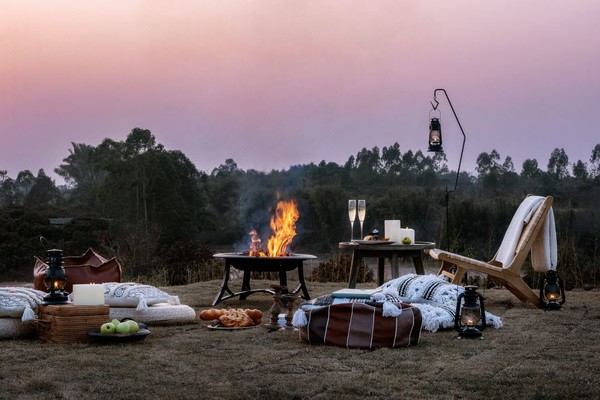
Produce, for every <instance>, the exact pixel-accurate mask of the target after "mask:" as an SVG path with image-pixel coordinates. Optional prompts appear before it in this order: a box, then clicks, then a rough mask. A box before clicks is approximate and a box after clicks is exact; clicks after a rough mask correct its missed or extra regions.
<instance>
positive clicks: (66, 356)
mask: <svg viewBox="0 0 600 400" xmlns="http://www.w3.org/2000/svg"><path fill="white" fill-rule="evenodd" d="M219 283H220V282H219V281H210V282H202V283H196V284H191V285H186V286H178V287H168V288H162V289H163V290H165V291H167V292H169V293H171V294H174V295H178V296H179V297H180V299H181V301H182V303H184V304H188V305H190V306H192V307H194V308H195V309H196V310H198V311H200V310H202V309H204V308H209V307H210V303H211V301H212V299H213V297H214V295H215V294H216V292H217V289H218V287H219ZM269 283H271V282H268V281H262V282H261V281H258V282H257V281H253V287H261V285H262V287H267V286H268V285H269ZM308 286H309V290H310V292H311V295H312V296H313V297H316V296H318V295H321V294H325V293H329V292H331V291H333V290H335V289H338V288H340V287H341V285H340V284H339V283H336V284H333V283H329V284H323V283H314V282H309V283H308ZM363 286H364V285H363ZM483 293H484V295H485V297H486V308H487V309H488V310H489V311H490V312H492V313H494V314H496V315H498V316H500V317H501V318H502V320H503V323H504V327H503V328H501V329H498V330H496V329H492V328H488V329H486V330H485V331H484V336H485V340H482V341H479V340H457V339H456V332H454V331H452V330H447V331H439V332H437V333H427V332H424V333H423V335H422V337H421V342H420V344H419V345H418V346H415V347H410V348H404V349H393V350H392V349H379V350H372V351H369V350H357V349H346V348H337V347H329V346H315V345H308V344H305V343H303V342H301V341H300V339H299V337H298V334H297V332H293V331H275V332H269V331H268V330H267V329H265V328H264V327H262V326H260V327H257V328H253V329H249V330H243V331H213V330H209V329H207V328H206V323H205V322H203V321H200V320H198V322H197V323H193V324H186V325H175V326H150V327H149V328H150V330H151V334H150V336H148V337H147V339H146V340H145V341H141V342H134V343H128V344H125V343H123V344H116V345H114V344H113V345H96V344H93V345H89V344H67V345H56V344H49V343H44V342H41V341H39V340H37V339H27V340H3V341H1V342H0V346H2V356H1V358H0V398H1V399H45V398H47V399H85V400H92V399H140V400H141V399H144V400H145V399H281V400H294V399H298V400H300V399H349V400H350V399H365V398H369V399H467V398H468V399H598V398H600V382H599V380H598V371H600V360H599V358H598V349H599V348H600V347H599V345H598V339H599V338H600V292H597V291H591V292H584V291H580V292H575V291H572V292H567V296H566V297H567V302H566V304H565V306H564V309H563V310H562V311H559V312H544V311H541V310H538V309H536V308H534V307H533V306H530V305H528V304H522V303H521V302H519V301H518V300H517V299H516V298H515V297H513V296H512V295H511V294H510V293H508V292H507V291H506V290H501V289H488V290H485V291H484V292H483ZM271 301H272V298H271V297H270V296H268V295H266V294H255V295H252V296H250V297H249V298H248V299H247V300H246V301H245V302H240V301H238V300H228V301H225V302H223V303H221V304H219V307H235V308H237V307H244V308H248V307H250V308H258V309H261V310H263V311H264V312H267V310H268V309H269V307H270V305H271Z"/></svg>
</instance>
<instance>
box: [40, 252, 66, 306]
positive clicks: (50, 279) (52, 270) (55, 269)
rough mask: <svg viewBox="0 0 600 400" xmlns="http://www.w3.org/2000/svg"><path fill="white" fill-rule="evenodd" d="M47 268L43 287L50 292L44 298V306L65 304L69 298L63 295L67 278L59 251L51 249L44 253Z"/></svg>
mask: <svg viewBox="0 0 600 400" xmlns="http://www.w3.org/2000/svg"><path fill="white" fill-rule="evenodd" d="M46 256H47V260H46V263H47V264H48V268H46V276H45V277H44V285H45V286H46V289H47V290H48V291H49V292H50V294H48V296H46V297H44V304H65V303H68V302H69V298H68V297H67V295H66V294H65V284H66V283H67V276H66V274H65V268H64V267H63V252H62V250H59V249H52V250H48V251H47V252H46Z"/></svg>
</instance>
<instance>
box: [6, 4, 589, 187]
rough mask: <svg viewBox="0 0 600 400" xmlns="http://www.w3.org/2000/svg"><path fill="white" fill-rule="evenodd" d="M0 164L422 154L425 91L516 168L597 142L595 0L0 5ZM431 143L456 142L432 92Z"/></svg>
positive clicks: (453, 154)
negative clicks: (141, 156)
mask: <svg viewBox="0 0 600 400" xmlns="http://www.w3.org/2000/svg"><path fill="white" fill-rule="evenodd" d="M0 10H1V12H0V52H1V56H2V61H1V62H0V88H1V90H0V169H7V170H8V172H9V176H11V177H13V178H14V177H16V175H17V173H18V172H19V171H21V170H24V169H30V170H31V171H32V172H33V173H34V174H36V173H37V170H38V169H39V168H44V170H45V171H46V173H47V174H49V175H51V176H52V177H53V178H56V177H55V176H54V174H53V173H52V171H53V169H54V168H55V167H57V166H58V165H59V164H60V163H61V161H62V159H63V158H65V157H66V156H68V154H69V149H70V148H71V142H76V143H86V144H90V145H98V144H99V143H100V142H101V141H102V140H103V139H104V138H106V137H109V138H111V139H114V140H124V139H125V138H126V136H127V134H128V133H129V132H130V131H131V129H133V128H134V127H141V128H145V129H150V130H151V131H152V133H153V134H154V135H155V136H156V139H157V141H158V142H159V143H162V144H163V145H165V147H166V148H167V149H177V150H182V151H183V152H184V153H185V154H186V155H187V156H188V157H189V158H190V159H191V160H192V162H194V163H195V164H196V167H197V168H198V169H200V170H202V171H206V172H210V171H212V169H213V168H215V167H217V166H218V165H219V164H221V163H223V162H224V161H225V159H227V158H233V159H234V160H235V161H236V162H237V163H238V165H239V167H240V168H242V169H257V170H263V171H270V170H271V169H286V168H288V167H290V166H291V165H296V164H306V163H310V162H314V163H318V162H320V161H321V160H325V161H333V162H337V163H344V162H345V161H346V159H347V158H348V156H350V155H355V154H356V153H357V152H358V151H360V149H362V148H363V147H366V148H369V149H370V148H372V147H374V146H378V147H379V148H380V149H381V148H382V147H383V146H389V145H392V144H393V143H394V142H399V143H400V146H401V151H402V152H405V151H407V150H409V149H410V150H413V151H416V150H419V149H421V150H423V151H425V150H426V147H427V125H428V116H429V111H430V109H431V106H430V104H429V101H430V100H431V99H432V96H433V90H434V89H436V88H438V87H442V88H445V89H446V90H447V92H448V94H449V96H450V99H451V100H452V103H453V105H454V107H455V110H456V112H457V114H458V116H459V118H460V120H461V123H462V125H463V128H464V129H465V133H466V135H467V143H466V147H465V157H464V160H463V167H464V168H465V169H466V170H470V171H473V170H474V169H475V160H476V158H477V156H478V155H479V154H480V153H481V152H484V151H485V152H490V151H491V150H492V149H496V150H497V151H498V152H499V153H500V155H501V157H502V160H501V161H503V160H504V157H506V156H511V157H512V158H513V161H514V163H515V168H516V170H517V172H520V170H521V165H522V162H523V160H525V159H527V158H535V159H537V160H538V162H539V165H540V167H542V168H543V169H545V168H546V164H547V162H548V158H549V156H550V153H551V152H552V150H553V149H554V148H557V147H558V148H564V149H565V151H566V153H567V155H568V156H569V159H570V161H571V162H575V161H577V160H580V159H581V160H583V161H586V162H587V161H588V160H589V158H590V155H591V151H592V148H593V147H594V146H595V145H596V144H598V143H600V135H599V130H598V128H597V127H596V126H597V124H596V121H595V115H596V114H597V112H598V107H599V106H600V90H599V89H600V74H599V73H598V72H597V68H598V65H600V24H598V23H597V16H598V15H600V2H599V1H595V0H570V1H568V2H567V1H558V0H554V1H553V0H543V1H542V0H525V1H523V0H486V1H478V0H463V1H458V0H447V1H437V0H431V1H427V0H425V1H424V0H414V1H409V0H404V1H391V0H390V1H378V0H363V1H356V0H336V1H327V0H324V1H301V0H269V1H267V0H255V1H244V0H236V1H233V0H232V1H223V0H219V1H191V0H190V1H178V0H172V1H122V0H119V1H112V0H103V1H76V0H70V1H67V0H53V1H51V2H49V1H42V0H40V1H33V0H0ZM439 100H440V109H441V111H442V126H443V132H444V134H445V135H444V147H445V149H446V150H447V157H448V164H449V167H450V168H451V169H455V168H456V165H457V163H458V154H459V151H460V144H461V139H462V136H461V135H460V131H459V130H458V126H457V124H456V122H455V121H454V119H453V116H452V114H451V111H450V109H449V107H448V104H447V102H446V100H445V99H444V98H439Z"/></svg>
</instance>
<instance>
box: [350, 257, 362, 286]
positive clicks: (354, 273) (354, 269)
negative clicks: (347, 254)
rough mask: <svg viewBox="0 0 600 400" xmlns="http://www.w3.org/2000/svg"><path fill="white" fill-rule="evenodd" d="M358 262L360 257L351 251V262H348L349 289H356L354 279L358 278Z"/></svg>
mask: <svg viewBox="0 0 600 400" xmlns="http://www.w3.org/2000/svg"><path fill="white" fill-rule="evenodd" d="M360 260H361V256H359V255H358V254H356V252H355V251H353V252H352V261H350V281H349V282H348V287H349V288H350V289H354V288H356V279H357V278H358V267H359V266H360Z"/></svg>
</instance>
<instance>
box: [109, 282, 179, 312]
mask: <svg viewBox="0 0 600 400" xmlns="http://www.w3.org/2000/svg"><path fill="white" fill-rule="evenodd" d="M104 303H105V304H108V305H109V306H111V307H138V308H140V309H146V307H147V306H151V305H153V304H158V303H169V304H175V305H178V304H179V298H178V297H177V296H171V295H170V294H168V293H165V292H163V291H162V290H160V289H158V288H156V287H154V286H150V285H142V284H139V283H135V282H123V283H120V282H108V283H104Z"/></svg>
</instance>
